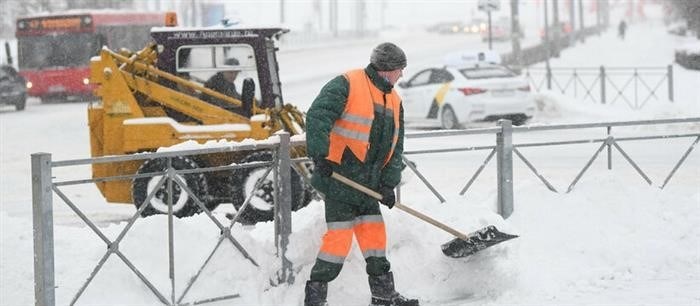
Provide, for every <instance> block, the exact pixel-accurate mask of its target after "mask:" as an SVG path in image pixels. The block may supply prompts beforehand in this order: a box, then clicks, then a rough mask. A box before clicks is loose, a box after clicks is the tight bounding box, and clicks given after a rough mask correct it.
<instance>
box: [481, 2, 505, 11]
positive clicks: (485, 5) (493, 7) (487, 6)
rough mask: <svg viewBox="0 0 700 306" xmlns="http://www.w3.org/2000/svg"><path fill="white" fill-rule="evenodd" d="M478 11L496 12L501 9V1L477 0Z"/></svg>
mask: <svg viewBox="0 0 700 306" xmlns="http://www.w3.org/2000/svg"><path fill="white" fill-rule="evenodd" d="M478 5H479V10H480V11H486V12H490V11H498V10H500V9H501V0H479V4H478Z"/></svg>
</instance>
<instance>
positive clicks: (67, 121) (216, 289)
mask: <svg viewBox="0 0 700 306" xmlns="http://www.w3.org/2000/svg"><path fill="white" fill-rule="evenodd" d="M615 34H616V33H614V31H608V32H606V33H604V34H603V35H602V36H600V37H593V38H590V39H588V40H587V41H586V43H585V44H579V45H577V46H576V47H575V48H573V49H568V50H565V51H564V52H562V56H561V58H559V59H555V60H552V66H554V67H556V66H567V67H575V66H587V67H590V66H600V65H609V66H633V67H634V66H645V67H647V66H665V65H668V64H670V63H671V62H672V60H673V49H674V48H675V46H678V45H680V44H681V43H684V42H681V41H679V38H677V37H673V36H669V35H667V34H666V33H665V31H664V29H663V27H661V26H660V25H659V24H657V23H652V24H642V23H640V24H633V25H632V26H631V27H630V28H629V31H628V36H627V39H626V40H624V41H620V40H618V39H617V38H616V35H615ZM444 38H445V37H442V39H441V38H440V37H432V36H426V37H425V39H426V40H427V41H429V42H430V43H424V41H425V40H424V41H417V40H410V39H401V38H396V39H397V40H398V41H399V43H403V46H405V49H406V51H407V53H408V54H409V57H410V58H411V59H412V60H411V65H412V67H410V69H420V68H421V66H423V65H429V64H433V63H434V62H435V61H438V60H440V59H441V58H442V55H443V53H444V51H446V50H447V51H450V50H452V49H454V48H458V47H462V46H465V45H469V43H468V42H466V43H465V42H461V41H455V40H448V41H445V40H444ZM450 39H452V38H450ZM375 43H376V42H374V41H371V42H362V43H358V44H356V45H352V46H338V47H328V48H322V49H314V50H308V51H303V50H295V51H293V52H287V53H285V52H284V51H283V52H282V53H281V54H280V61H281V63H280V67H281V69H282V72H281V73H282V81H283V85H284V86H285V87H284V93H285V97H286V100H287V101H288V102H292V103H294V104H296V105H298V106H299V107H300V108H301V109H306V108H308V106H309V105H310V103H311V99H313V97H314V96H315V94H316V93H317V92H318V90H319V89H320V86H322V84H323V83H324V82H325V81H326V80H327V79H329V78H330V77H332V76H334V75H335V74H338V73H340V72H342V71H343V70H344V69H347V68H352V67H355V66H357V65H364V64H365V63H366V60H367V57H368V54H369V50H370V49H371V47H372V46H373V45H374V44H375ZM674 73H675V83H676V86H677V89H676V99H675V100H676V101H675V102H674V103H670V102H668V101H664V99H663V98H662V99H661V100H660V101H653V103H650V104H649V105H648V107H645V108H643V109H642V110H639V111H631V110H629V109H627V108H619V107H604V106H600V105H594V104H592V103H579V102H577V101H576V100H574V99H571V98H567V97H564V96H561V95H557V94H554V93H544V94H542V95H540V97H539V100H540V101H541V110H540V112H539V113H538V114H537V115H536V117H535V118H534V119H533V122H532V124H550V123H568V122H599V121H610V120H633V119H658V118H683V117H700V87H699V86H698V85H700V72H698V71H689V70H685V69H683V68H682V67H679V66H677V65H674ZM0 112H1V113H0V305H30V304H33V295H34V291H33V271H32V270H33V259H32V216H31V211H32V209H31V179H30V162H29V160H30V159H29V155H30V154H31V153H35V152H42V151H43V152H50V153H52V154H53V159H54V160H65V159H76V158H84V157H87V156H88V155H89V142H88V131H87V123H86V114H85V105H84V104H39V103H38V101H36V100H32V101H30V104H29V105H28V106H27V109H26V110H25V111H23V112H14V111H13V110H11V109H8V108H2V109H0ZM678 131H683V132H684V133H687V132H692V133H697V132H698V131H700V126H698V125H697V124H696V125H688V124H686V125H678V126H676V125H673V126H652V127H630V128H619V129H617V128H616V129H613V132H620V133H622V134H623V135H626V136H627V135H640V134H643V135H648V134H670V133H675V132H678ZM586 137H588V138H593V137H595V138H599V137H605V130H604V129H590V130H588V129H587V130H581V131H562V132H560V133H553V132H548V133H535V132H532V133H518V134H516V135H515V136H514V142H515V143H520V142H528V141H535V140H547V139H554V138H557V139H582V138H586ZM692 141H693V139H690V138H679V139H665V140H653V141H635V142H623V143H621V144H620V145H621V146H622V147H623V148H624V149H625V150H626V152H627V153H628V154H629V155H630V156H631V157H632V158H634V160H635V161H636V162H638V163H639V165H640V167H641V168H642V169H643V170H644V171H645V172H646V173H647V174H649V177H650V179H651V180H652V181H653V185H652V186H649V185H647V184H646V183H645V182H644V180H643V179H642V178H641V177H640V176H639V175H638V174H637V173H636V172H635V171H634V169H633V168H632V167H631V166H630V165H628V164H626V162H625V161H624V159H623V158H622V157H621V156H620V155H619V154H618V153H614V154H613V156H614V162H613V171H608V170H606V167H607V165H606V163H605V160H604V159H603V158H602V157H603V156H601V157H599V159H598V160H597V161H596V162H595V163H594V164H593V165H592V167H591V169H589V170H588V173H587V174H586V175H584V176H583V178H582V179H581V181H580V182H579V183H578V184H577V186H576V187H575V188H574V190H573V191H572V192H571V193H553V192H550V191H549V190H547V189H546V188H545V186H544V185H543V184H542V183H541V182H540V181H539V180H538V179H537V178H536V177H535V176H534V175H532V173H530V172H529V171H528V170H527V169H526V168H525V167H524V165H523V164H522V163H521V162H519V161H518V160H516V162H515V164H516V169H515V174H514V175H515V211H514V213H513V215H512V216H511V217H510V218H509V219H507V220H503V219H502V218H500V216H498V215H497V214H495V213H494V212H493V206H494V203H495V200H496V191H495V183H494V182H495V162H494V161H492V162H491V164H489V166H487V167H486V169H485V170H484V172H483V174H482V176H481V177H480V178H479V179H477V181H476V182H475V184H474V185H473V187H472V189H470V191H469V192H468V193H467V194H466V195H465V196H459V195H457V193H458V191H459V190H460V189H461V187H463V186H464V184H466V181H467V180H468V179H469V177H471V175H472V173H473V172H474V171H476V169H477V168H478V166H479V165H480V163H481V162H482V161H483V159H484V158H485V157H486V154H487V152H485V151H481V152H472V153H449V154H447V153H446V154H434V155H411V156H410V158H411V159H412V160H414V161H416V163H417V165H418V168H419V169H420V170H421V171H423V172H424V174H425V175H426V177H428V178H429V179H430V180H431V182H432V183H433V184H435V186H437V189H438V190H440V191H441V192H442V193H443V194H444V195H445V196H446V197H447V200H448V201H447V202H446V203H440V202H439V201H438V200H437V199H435V197H433V196H432V194H431V193H430V192H429V191H428V189H427V188H425V187H424V186H423V185H421V184H420V182H419V181H418V180H417V179H413V180H412V181H410V182H409V183H408V184H407V185H405V186H404V188H402V194H401V197H402V202H403V203H404V204H407V205H409V206H411V207H414V208H416V209H418V210H420V211H422V212H424V213H427V214H430V215H431V216H433V217H435V218H436V219H439V220H441V221H444V222H445V223H447V224H449V225H451V226H453V227H455V228H457V229H459V230H461V231H464V232H469V231H472V230H475V229H478V228H481V227H482V226H484V225H486V224H494V225H496V226H498V227H499V228H500V229H501V230H503V231H506V232H510V233H515V234H518V235H520V238H518V239H516V240H513V241H511V242H507V243H504V244H503V245H500V246H497V247H494V248H492V249H489V250H486V251H484V252H482V253H480V254H478V255H476V256H473V257H471V258H467V259H452V258H447V257H445V256H443V255H442V253H441V252H440V245H441V244H442V243H444V242H447V241H449V240H450V239H452V237H450V236H449V234H446V233H444V232H442V231H441V230H439V229H436V228H434V227H432V226H430V225H428V224H425V223H422V222H421V221H419V220H417V219H415V218H413V217H411V216H409V215H407V214H405V213H403V212H400V211H397V210H386V209H385V210H383V213H384V218H385V221H386V224H387V230H388V236H389V237H388V238H389V249H388V256H389V259H390V260H391V262H392V270H393V271H394V273H395V275H396V282H397V287H398V289H399V290H400V291H401V292H403V293H404V295H407V296H411V297H418V298H419V299H420V300H421V303H422V304H423V305H700V229H699V228H698V226H697V225H698V224H700V152H698V149H697V148H696V149H695V150H694V151H693V152H692V153H691V154H690V155H689V156H688V158H687V160H686V161H685V163H684V165H683V166H682V167H681V168H680V169H679V170H678V171H677V173H676V175H675V176H674V178H673V179H672V180H671V181H670V182H669V184H668V186H667V187H666V188H665V189H663V190H661V189H659V188H658V187H657V186H659V185H660V184H661V183H662V182H663V179H664V178H665V176H666V175H667V174H668V173H669V172H670V171H671V169H672V168H673V166H674V165H675V163H676V161H678V159H679V158H680V157H681V156H682V154H683V152H685V150H687V148H688V147H689V146H690V144H691V143H692ZM492 142H493V137H492V136H469V137H452V138H449V139H448V138H435V139H414V140H407V144H406V147H407V150H414V149H424V148H435V147H446V146H455V145H461V146H468V145H474V144H480V143H483V144H490V143H492ZM598 146H599V144H596V143H593V144H582V145H573V146H560V147H550V148H523V149H522V150H521V151H522V153H523V154H524V155H525V156H526V157H528V159H529V160H530V161H531V162H532V163H533V164H534V165H535V166H536V167H538V170H540V173H542V174H543V175H545V176H546V177H547V178H548V179H549V180H550V181H551V182H552V183H553V185H554V186H555V187H556V188H557V189H558V190H560V191H561V190H565V189H566V187H567V186H568V184H569V183H570V182H571V180H573V178H574V177H575V176H576V174H577V173H578V171H580V169H581V168H582V167H583V166H584V165H585V163H586V162H587V161H588V159H589V158H590V157H591V155H592V154H593V153H594V152H595V150H596V149H597V147H598ZM601 155H604V154H601ZM75 174H78V175H82V176H84V177H87V176H89V175H90V173H89V169H88V168H78V169H63V168H58V169H56V170H55V173H54V175H55V176H56V178H57V179H63V178H64V177H69V176H71V175H75ZM64 192H65V193H66V194H67V195H68V196H69V197H70V198H71V199H73V200H74V201H75V202H76V204H77V205H78V206H79V207H80V208H81V209H83V210H84V211H85V212H86V214H87V215H89V216H90V218H91V219H93V220H95V221H96V222H97V224H98V226H99V228H100V230H102V231H104V232H105V234H106V235H107V236H108V237H110V238H111V239H114V238H115V237H116V236H117V235H118V234H119V232H120V231H121V229H122V228H123V227H124V225H125V222H124V220H126V219H128V218H129V217H130V216H131V215H132V214H133V213H134V209H133V207H131V206H127V205H109V204H105V203H104V200H103V199H102V198H101V196H100V195H99V193H98V191H97V189H96V188H95V187H94V186H93V185H84V186H78V187H71V188H65V189H64ZM54 206H55V208H54V209H55V213H54V218H55V228H54V234H55V246H56V263H55V267H56V285H57V288H56V296H57V304H59V305H64V304H68V303H70V301H71V299H72V297H73V295H74V294H75V293H76V292H77V291H78V289H79V288H80V286H81V285H82V284H83V283H84V281H85V280H86V279H87V277H88V276H89V275H90V272H91V270H92V269H93V267H94V266H95V265H96V264H97V262H98V261H99V260H100V258H101V257H102V256H103V255H104V253H105V251H106V247H105V245H104V243H102V241H101V240H100V239H99V238H98V237H97V236H96V235H95V234H94V233H93V232H92V231H91V230H90V229H89V228H88V227H86V226H84V225H83V224H82V223H81V221H80V220H79V219H78V218H77V217H76V216H75V214H74V213H72V212H71V211H70V209H69V208H68V207H67V206H66V205H65V204H63V202H62V201H61V200H60V199H59V198H57V197H56V198H54ZM225 208H226V207H222V208H221V209H219V210H217V212H216V214H215V215H216V216H217V218H219V219H221V220H225V218H224V216H223V210H224V209H225ZM324 231H325V224H324V220H323V205H322V203H320V202H312V203H311V204H310V205H309V207H307V208H304V209H302V210H300V211H298V212H296V213H294V214H293V232H292V235H291V237H290V240H291V242H290V250H289V254H288V256H289V259H290V260H291V261H292V262H293V264H294V271H295V273H296V274H295V278H296V281H295V282H294V284H292V285H282V286H271V285H270V283H269V281H268V280H269V279H270V278H274V275H275V273H276V271H277V269H278V268H279V262H278V260H277V258H276V257H275V247H274V228H273V226H272V224H271V223H265V224H258V225H256V226H255V227H242V226H240V225H236V226H234V229H233V236H234V237H235V238H236V239H237V240H238V241H239V242H240V243H241V244H242V245H243V246H244V247H245V248H246V250H247V251H248V252H250V253H251V255H252V257H253V258H255V260H256V261H257V262H258V263H259V264H260V268H256V267H254V266H253V265H252V264H250V262H248V261H247V260H246V259H244V258H243V257H242V256H241V255H240V253H238V252H237V250H236V249H235V248H233V247H232V246H231V244H230V243H227V242H226V241H225V242H224V244H223V246H222V247H221V248H220V249H219V251H218V252H217V253H216V255H215V256H214V257H213V258H212V260H211V262H210V265H209V267H208V268H207V269H206V270H205V271H204V274H205V275H204V276H203V277H202V279H200V281H199V282H198V283H197V284H196V285H195V286H194V287H193V288H192V289H191V292H190V293H189V294H188V296H187V298H186V299H185V300H184V302H187V301H194V300H197V299H202V298H207V297H214V296H221V295H228V294H234V293H238V294H240V295H241V297H240V298H238V299H234V300H232V301H228V302H219V303H218V305H228V304H233V303H236V304H241V305H301V304H302V300H303V286H304V282H305V280H306V278H307V277H308V275H309V271H310V269H311V266H312V265H313V262H314V259H315V257H316V252H317V251H318V247H319V244H320V238H321V236H322V234H323V232H324ZM218 235H219V231H218V229H217V228H216V227H215V226H214V225H213V224H212V223H211V221H210V220H208V219H207V217H206V216H203V215H202V216H196V217H192V218H186V219H177V220H175V237H176V241H175V262H176V265H177V269H176V274H175V288H176V296H179V295H180V294H181V292H182V290H184V288H185V287H186V284H187V281H188V279H189V277H191V276H192V275H194V273H196V271H197V269H198V268H199V267H200V265H201V263H202V262H203V261H204V260H205V259H206V256H207V255H208V254H209V251H210V250H211V249H212V248H213V247H214V245H215V244H216V241H217V238H218ZM165 237H167V219H166V218H165V217H164V216H155V217H149V218H146V219H139V220H138V221H137V222H136V224H135V226H134V228H133V229H132V230H131V231H130V232H129V234H127V236H126V237H125V239H124V241H123V242H122V244H121V245H120V250H121V251H122V252H123V253H124V254H125V255H126V256H127V257H128V258H129V259H130V260H131V261H132V262H133V263H134V265H135V266H136V267H138V268H139V269H140V270H141V271H142V272H143V273H144V274H145V275H147V276H148V277H149V278H150V279H151V281H152V282H153V283H154V285H155V286H156V288H158V290H160V291H161V292H162V293H163V294H164V295H165V296H166V297H170V279H169V278H168V261H167V259H168V252H167V240H166V238H165ZM368 301H369V288H368V285H367V278H366V275H365V272H364V260H363V258H362V256H361V254H360V252H359V250H358V249H357V246H356V245H354V246H353V250H352V251H351V256H350V257H349V258H348V260H347V262H346V264H345V267H344V269H343V271H342V272H341V274H340V276H339V277H338V279H337V280H336V281H334V282H332V283H331V284H330V286H329V302H330V304H331V305H366V304H367V303H368ZM158 303H159V302H158V300H157V299H156V298H155V297H154V296H153V295H152V294H151V293H150V290H149V289H148V288H146V286H144V285H143V284H142V283H141V282H140V280H138V278H137V277H136V276H135V275H134V274H133V273H132V272H131V271H130V270H129V269H128V268H127V267H126V265H124V263H122V262H121V261H120V260H119V259H118V258H117V257H116V256H114V255H113V256H111V257H110V258H109V260H108V261H107V263H106V265H105V267H104V268H103V269H102V270H101V271H100V272H99V273H98V274H97V276H96V278H95V280H94V281H93V282H92V283H91V284H90V286H89V287H88V288H87V290H86V291H85V293H84V295H83V297H82V298H81V299H80V300H79V301H78V303H77V304H78V305H152V304H158ZM213 304H217V303H213Z"/></svg>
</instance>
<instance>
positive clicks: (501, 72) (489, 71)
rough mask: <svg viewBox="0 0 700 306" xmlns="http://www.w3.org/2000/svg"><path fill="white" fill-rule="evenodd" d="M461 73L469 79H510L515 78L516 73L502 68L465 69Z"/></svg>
mask: <svg viewBox="0 0 700 306" xmlns="http://www.w3.org/2000/svg"><path fill="white" fill-rule="evenodd" d="M459 72H461V73H462V75H464V77H466V78H467V79H491V78H510V77H514V76H515V73H513V72H512V71H510V70H508V68H506V67H500V66H492V67H479V68H476V67H475V68H465V69H461V70H459Z"/></svg>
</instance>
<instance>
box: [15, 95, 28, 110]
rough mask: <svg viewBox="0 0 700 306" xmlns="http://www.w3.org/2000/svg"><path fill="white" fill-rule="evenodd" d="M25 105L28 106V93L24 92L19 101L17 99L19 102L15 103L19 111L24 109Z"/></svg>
mask: <svg viewBox="0 0 700 306" xmlns="http://www.w3.org/2000/svg"><path fill="white" fill-rule="evenodd" d="M25 106H27V95H26V94H23V95H22V96H21V97H20V98H19V101H17V104H15V109H16V110H18V111H21V110H24V107H25Z"/></svg>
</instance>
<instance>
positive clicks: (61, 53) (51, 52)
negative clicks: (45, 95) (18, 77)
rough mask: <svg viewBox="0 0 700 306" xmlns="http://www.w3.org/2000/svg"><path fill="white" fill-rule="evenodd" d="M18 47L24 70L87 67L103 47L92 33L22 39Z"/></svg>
mask: <svg viewBox="0 0 700 306" xmlns="http://www.w3.org/2000/svg"><path fill="white" fill-rule="evenodd" d="M18 45H19V46H18V49H19V63H20V66H21V68H24V69H40V68H47V67H77V66H87V65H88V63H89V60H90V57H92V56H94V55H95V54H97V52H98V51H99V49H100V47H101V46H100V44H99V43H98V37H97V35H95V34H92V33H69V34H59V35H47V36H30V37H22V38H20V39H19V41H18Z"/></svg>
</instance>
